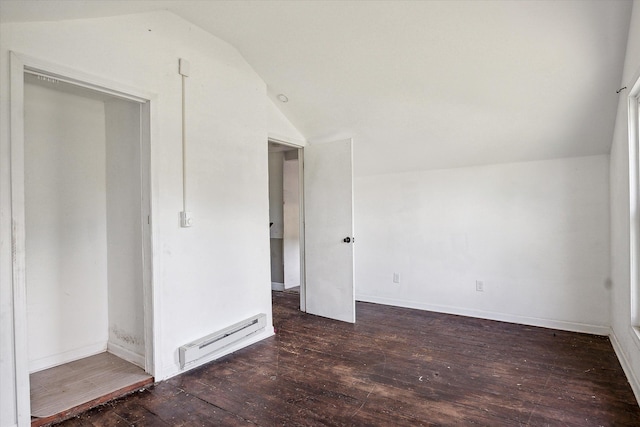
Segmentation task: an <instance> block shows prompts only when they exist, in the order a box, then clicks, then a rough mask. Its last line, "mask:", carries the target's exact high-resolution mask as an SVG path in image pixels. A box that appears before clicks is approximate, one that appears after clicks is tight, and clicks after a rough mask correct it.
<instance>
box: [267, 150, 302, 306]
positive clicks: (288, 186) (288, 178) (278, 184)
mask: <svg viewBox="0 0 640 427" xmlns="http://www.w3.org/2000/svg"><path fill="white" fill-rule="evenodd" d="M268 147H269V149H268V152H269V237H270V239H269V240H270V251H271V289H272V290H273V291H286V292H299V293H300V309H301V310H302V311H305V308H306V304H305V286H304V223H303V210H304V209H303V198H304V196H303V179H302V176H303V174H302V168H303V148H302V147H298V146H293V145H288V144H284V143H282V142H277V141H274V140H269V142H268Z"/></svg>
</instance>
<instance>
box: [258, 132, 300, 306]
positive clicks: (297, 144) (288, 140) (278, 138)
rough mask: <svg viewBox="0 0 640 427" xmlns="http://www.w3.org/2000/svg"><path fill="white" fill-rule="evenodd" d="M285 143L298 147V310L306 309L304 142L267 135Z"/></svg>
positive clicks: (273, 139) (272, 139)
mask: <svg viewBox="0 0 640 427" xmlns="http://www.w3.org/2000/svg"><path fill="white" fill-rule="evenodd" d="M269 142H273V143H275V144H280V145H286V146H287V147H292V148H297V149H298V191H299V196H300V199H299V205H300V221H299V224H300V311H304V312H306V311H307V291H306V281H305V277H306V275H305V268H304V146H305V144H304V143H300V142H297V141H294V140H291V139H288V138H283V137H281V136H277V137H276V136H269V138H268V142H267V143H269Z"/></svg>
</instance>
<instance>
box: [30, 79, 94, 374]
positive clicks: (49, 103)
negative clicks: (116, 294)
mask: <svg viewBox="0 0 640 427" xmlns="http://www.w3.org/2000/svg"><path fill="white" fill-rule="evenodd" d="M53 87H54V86H52V87H51V88H49V87H46V88H45V87H40V86H36V85H33V84H25V196H26V205H25V209H26V237H27V240H26V250H27V256H26V262H27V264H26V269H27V275H26V277H27V313H28V328H29V338H28V342H29V370H30V371H37V370H41V369H45V368H48V367H51V366H54V365H57V364H60V363H65V362H69V361H71V360H75V359H78V358H80V357H85V356H88V355H91V354H95V353H97V352H100V351H103V350H104V349H106V344H107V324H106V322H107V242H106V227H107V221H106V214H105V212H106V207H105V203H106V198H105V121H104V117H105V109H104V103H103V102H100V101H97V100H93V99H89V98H85V97H81V96H77V95H71V94H67V93H63V92H61V91H59V90H55V89H53Z"/></svg>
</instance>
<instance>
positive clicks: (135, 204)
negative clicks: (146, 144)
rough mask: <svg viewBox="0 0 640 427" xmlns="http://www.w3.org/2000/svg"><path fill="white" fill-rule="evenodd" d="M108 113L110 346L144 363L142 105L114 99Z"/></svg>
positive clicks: (109, 103)
mask: <svg viewBox="0 0 640 427" xmlns="http://www.w3.org/2000/svg"><path fill="white" fill-rule="evenodd" d="M105 114H106V117H105V120H106V186H107V188H106V190H107V194H106V199H107V206H106V208H107V276H108V295H109V342H108V348H109V351H111V352H112V353H114V354H116V355H118V356H120V357H122V358H124V359H126V360H129V361H130V362H133V363H136V364H138V365H140V366H142V367H144V350H145V346H144V309H143V307H144V300H143V274H142V272H143V259H142V258H143V257H142V222H141V221H142V218H141V212H142V206H141V205H142V200H141V191H142V189H141V182H140V176H141V173H140V105H139V104H137V103H134V102H129V101H123V100H116V99H113V100H109V101H107V102H106V103H105Z"/></svg>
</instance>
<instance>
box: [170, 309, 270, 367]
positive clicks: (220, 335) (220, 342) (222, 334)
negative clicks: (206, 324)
mask: <svg viewBox="0 0 640 427" xmlns="http://www.w3.org/2000/svg"><path fill="white" fill-rule="evenodd" d="M266 325H267V316H266V315H265V314H264V313H261V314H257V315H255V316H253V317H250V318H248V319H246V320H243V321H242V322H238V323H236V324H235V325H231V326H229V327H228V328H225V329H223V330H221V331H218V332H214V333H213V334H210V335H207V336H206V337H204V338H200V339H199V340H196V341H194V342H192V343H189V344H186V345H183V346H181V347H180V349H179V354H180V367H181V368H183V369H184V368H185V367H186V366H189V365H191V364H193V363H195V362H197V361H198V360H200V359H202V358H204V357H207V356H209V355H211V354H213V353H215V352H217V351H219V350H221V349H223V348H225V347H227V346H229V345H231V344H234V343H236V342H238V341H240V340H241V339H243V338H246V337H248V336H249V335H252V334H254V333H256V332H258V331H260V330H262V329H264V328H265V326H266Z"/></svg>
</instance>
